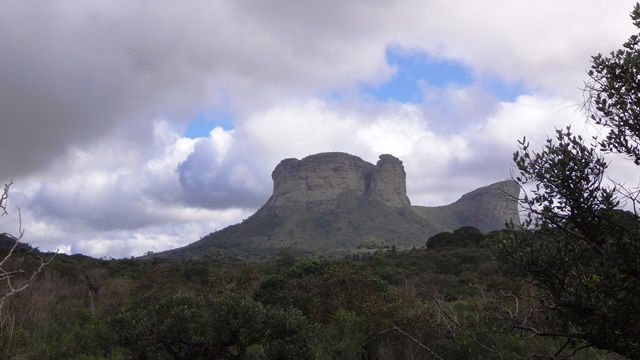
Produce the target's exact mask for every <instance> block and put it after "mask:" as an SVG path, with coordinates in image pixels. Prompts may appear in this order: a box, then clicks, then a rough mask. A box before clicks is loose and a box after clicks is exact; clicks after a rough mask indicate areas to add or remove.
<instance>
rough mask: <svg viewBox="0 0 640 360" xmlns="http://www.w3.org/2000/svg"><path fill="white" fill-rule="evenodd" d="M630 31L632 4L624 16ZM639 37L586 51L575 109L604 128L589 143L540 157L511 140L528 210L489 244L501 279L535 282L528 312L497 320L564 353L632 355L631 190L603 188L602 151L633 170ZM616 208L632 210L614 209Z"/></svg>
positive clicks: (636, 271)
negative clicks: (557, 342)
mask: <svg viewBox="0 0 640 360" xmlns="http://www.w3.org/2000/svg"><path fill="white" fill-rule="evenodd" d="M631 18H632V19H633V22H634V24H635V25H636V27H638V28H639V29H640V5H638V4H636V5H635V7H634V9H633V12H632V13H631ZM639 43H640V38H639V36H638V35H633V36H631V37H630V38H629V40H628V41H627V42H626V43H624V45H623V49H619V50H616V51H613V52H611V53H610V54H609V55H608V56H604V55H601V54H599V55H596V56H594V57H593V58H592V67H591V70H590V71H589V72H588V75H589V81H588V82H587V86H586V90H585V94H586V98H585V99H586V100H585V101H586V103H585V109H586V110H587V112H588V115H589V117H590V118H591V119H592V120H593V121H594V122H595V123H596V124H597V125H600V126H602V127H603V128H604V129H605V130H606V131H607V133H606V135H605V137H604V138H603V139H601V140H597V139H596V144H593V145H590V144H587V143H585V140H584V139H583V138H582V137H580V136H579V135H575V134H573V133H572V131H571V129H570V128H566V129H563V130H557V131H556V135H555V137H554V138H550V139H548V140H547V142H546V144H545V146H544V148H543V149H542V150H541V151H534V150H531V149H530V147H529V144H528V142H527V141H526V139H523V140H522V141H521V142H519V149H518V151H516V152H515V154H514V157H513V159H514V162H515V165H516V167H517V169H518V171H519V175H518V176H517V177H516V180H518V181H519V182H520V183H521V184H522V185H527V184H530V185H532V186H533V190H531V191H530V192H529V193H528V194H526V195H525V196H524V197H523V199H522V204H523V205H524V207H525V208H526V209H527V210H528V214H527V219H526V220H525V222H524V224H523V226H522V227H520V228H514V229H513V231H511V232H510V233H509V236H508V237H506V238H505V240H504V241H503V242H502V243H501V244H500V245H499V246H498V247H497V249H496V255H497V257H498V260H499V261H500V264H501V267H502V269H503V271H504V272H505V273H506V274H509V275H510V276H514V277H520V278H525V279H527V280H528V281H530V282H531V283H532V284H533V285H535V286H536V288H537V291H536V292H535V299H536V301H537V304H536V306H534V307H533V309H534V312H535V313H528V314H526V316H514V315H513V314H512V313H511V314H508V315H505V316H503V317H502V320H505V321H509V322H511V324H512V325H513V326H514V327H515V328H516V329H518V330H521V331H530V332H533V333H536V334H538V335H543V336H554V337H562V338H565V339H566V342H565V346H563V347H562V348H561V349H559V354H561V353H562V351H563V350H565V349H570V348H572V349H574V350H573V351H575V349H580V348H583V347H589V346H595V347H598V348H601V349H606V350H610V351H613V352H616V353H618V354H621V355H624V356H626V357H628V358H631V359H640V221H639V218H638V213H637V212H636V208H637V204H638V200H637V199H638V190H630V189H627V188H626V187H625V186H623V185H622V184H615V183H614V184H615V185H604V184H603V182H604V181H603V180H604V179H605V176H606V171H607V166H608V163H607V161H606V160H605V159H604V157H603V155H604V154H605V153H607V152H615V153H621V154H624V155H626V156H627V157H629V158H630V159H631V160H633V161H634V162H635V164H636V165H640V92H639V91H640V47H639ZM623 205H626V206H627V209H632V210H633V211H625V210H622V207H623Z"/></svg>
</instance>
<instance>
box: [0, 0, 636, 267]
mask: <svg viewBox="0 0 640 360" xmlns="http://www.w3.org/2000/svg"><path fill="white" fill-rule="evenodd" d="M154 5H155V6H153V7H150V6H148V3H147V2H145V1H125V0H116V1H111V2H108V3H105V2H102V1H94V0H89V1H81V2H78V1H71V0H69V1H64V0H63V1H57V2H55V3H42V2H39V1H35V0H9V1H6V2H5V3H4V4H3V9H5V11H3V12H0V55H1V57H2V61H0V181H5V180H9V179H13V180H15V182H16V186H15V188H14V189H15V192H14V193H13V194H12V203H13V204H18V205H21V206H22V208H23V209H24V210H23V213H24V215H25V226H27V227H28V230H29V233H28V234H30V236H31V237H30V238H29V239H28V241H30V242H34V243H35V244H36V245H41V246H43V247H45V248H48V249H51V248H56V247H58V248H61V249H67V250H69V251H71V252H86V253H88V254H92V255H96V256H103V255H110V256H128V255H132V254H136V255H137V254H141V253H143V252H144V251H147V250H154V251H156V250H161V249H165V248H170V247H174V246H179V245H184V244H187V243H189V242H192V241H194V240H196V239H197V238H198V237H199V236H202V235H205V234H207V233H208V232H210V231H213V230H215V229H218V228H220V227H223V226H226V225H228V224H231V223H234V222H237V221H239V220H240V219H242V218H243V217H246V216H248V215H249V214H250V213H251V211H253V210H254V209H255V208H257V207H258V206H260V205H261V204H262V203H263V202H264V201H265V200H266V198H267V197H268V196H269V194H270V191H271V181H270V177H269V175H270V172H271V171H272V169H273V168H274V167H275V165H276V164H277V163H278V162H279V161H280V160H282V159H283V158H287V157H297V158H301V157H304V156H306V155H309V154H313V153H317V152H323V151H345V152H350V153H353V154H356V155H358V156H361V157H362V158H363V159H365V160H367V161H370V162H375V161H376V160H377V156H378V155H379V154H380V153H393V154H395V155H397V156H400V157H401V159H402V160H403V161H404V163H405V167H406V169H407V173H408V189H409V195H410V197H411V199H412V201H413V202H414V203H416V204H432V205H437V204H443V203H447V202H450V201H453V200H455V199H456V198H457V197H458V196H459V195H460V194H462V193H464V192H466V191H469V190H472V189H474V188H475V187H478V186H482V185H485V184H486V183H488V182H492V181H498V180H502V179H504V178H506V177H508V176H509V171H510V170H511V165H510V164H511V153H512V152H513V151H514V149H515V146H516V143H515V140H516V139H518V138H521V137H522V136H527V137H528V138H530V139H531V140H532V142H533V143H534V144H538V143H540V142H541V141H542V140H544V138H545V137H546V135H547V134H550V133H551V132H552V131H553V128H554V127H562V126H564V125H565V124H568V123H571V124H573V126H574V127H576V128H580V131H585V132H587V133H590V131H592V130H589V129H587V127H586V126H584V124H585V122H584V119H583V117H582V114H581V113H580V112H579V111H577V110H576V105H577V104H579V103H580V101H581V96H580V95H581V94H580V90H579V89H578V88H579V87H580V86H581V84H582V81H583V79H584V74H585V70H586V69H587V68H588V66H589V59H590V55H592V54H594V53H596V52H599V51H605V52H606V51H608V50H610V49H615V48H618V47H619V46H620V44H621V43H622V42H623V41H624V40H625V39H626V38H627V37H628V35H630V34H631V33H633V32H634V30H633V29H632V26H631V22H630V21H629V19H628V13H629V11H630V10H631V8H632V6H633V2H626V1H620V2H610V1H604V0H602V1H589V2H587V3H585V2H583V1H577V0H575V1H566V2H563V3H561V4H559V3H558V2H556V1H539V2H536V3H535V4H525V3H523V2H504V1H498V0H491V1H487V2H483V3H482V4H479V3H478V2H477V1H471V0H465V1H462V2H450V1H449V2H448V1H438V0H433V1H417V0H405V1H394V2H389V1H384V0H376V1H364V0H356V1H350V2H344V1H323V2H320V1H317V2H314V1H311V2H308V1H307V2H290V1H276V0H273V1H263V2H258V3H256V2H248V1H236V2H225V1H200V0H188V1H182V2H179V3H178V2H173V1H169V0H160V1H159V2H157V3H154ZM389 49H398V51H401V52H402V51H406V52H408V53H417V54H425V56H428V57H430V58H431V59H433V60H434V61H437V62H438V63H442V64H444V65H447V64H449V63H452V64H457V65H456V66H459V67H463V68H464V69H465V70H468V72H469V74H471V78H472V79H471V83H467V82H464V83H463V84H448V85H447V84H429V83H424V82H423V83H421V86H422V88H421V90H422V91H423V98H422V99H421V100H422V101H417V102H414V103H412V104H406V103H401V102H396V101H380V100H376V99H372V98H370V97H368V96H367V95H366V94H362V91H363V89H364V88H366V87H371V86H374V87H375V86H383V85H384V84H385V83H387V82H388V81H389V80H390V79H392V78H393V76H394V73H395V72H401V70H402V69H399V68H396V67H394V66H392V64H388V63H387V61H388V60H389V59H388V58H387V54H388V52H389ZM496 79H497V80H496ZM494 80H495V81H497V82H499V83H501V84H505V86H507V87H509V88H513V89H526V91H527V92H526V93H522V94H514V96H512V97H510V98H509V99H506V100H505V99H504V98H499V96H497V95H496V94H495V93H492V91H491V89H488V88H487V86H486V84H487V83H490V82H491V81H494ZM520 84H521V85H522V88H520V87H519V86H520ZM516 95H517V96H516ZM391 98H393V97H391ZM210 110H216V111H219V112H223V113H225V114H227V113H228V114H230V118H233V119H234V124H233V126H232V127H229V126H227V127H226V129H223V128H216V129H214V130H213V131H212V132H211V133H210V134H209V136H207V137H204V138H198V139H189V138H185V137H184V136H182V129H183V128H184V125H185V123H186V122H187V121H188V120H189V119H190V118H192V117H193V116H195V115H196V114H198V113H201V112H203V111H204V112H207V111H210ZM583 127H584V129H583ZM616 164H617V163H616ZM616 169H619V172H620V173H621V174H625V176H626V175H628V174H630V173H633V171H631V170H633V169H629V168H628V167H625V166H624V165H620V166H618V165H616ZM617 171H618V170H617ZM14 214H15V213H14ZM5 220H6V222H5ZM2 221H3V222H5V223H3V226H4V225H5V224H6V226H7V228H9V229H12V228H15V225H16V224H15V223H16V218H15V217H13V218H9V219H7V218H5V219H3V220H2Z"/></svg>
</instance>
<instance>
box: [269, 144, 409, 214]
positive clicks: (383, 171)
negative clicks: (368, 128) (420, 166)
mask: <svg viewBox="0 0 640 360" xmlns="http://www.w3.org/2000/svg"><path fill="white" fill-rule="evenodd" d="M271 177H272V178H273V195H271V197H270V198H269V200H268V201H267V204H266V205H267V206H306V205H308V204H309V203H310V202H318V201H330V200H331V201H332V200H337V199H339V198H360V197H368V198H370V199H373V200H377V201H380V202H382V203H384V204H387V205H391V206H410V205H411V204H410V202H409V198H408V197H407V188H406V184H405V181H406V174H405V171H404V167H403V166H402V161H400V160H399V159H398V158H396V157H394V156H392V155H386V154H385V155H380V160H379V161H378V163H377V165H373V164H371V163H369V162H366V161H364V160H362V159H361V158H359V157H357V156H353V155H349V154H346V153H338V152H333V153H321V154H316V155H311V156H307V157H305V158H303V159H302V160H298V159H285V160H282V161H281V162H280V164H278V166H276V168H275V170H273V173H272V174H271Z"/></svg>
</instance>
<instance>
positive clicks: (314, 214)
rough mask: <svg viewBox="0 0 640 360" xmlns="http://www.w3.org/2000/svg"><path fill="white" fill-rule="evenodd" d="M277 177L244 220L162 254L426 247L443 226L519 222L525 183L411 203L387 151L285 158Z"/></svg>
mask: <svg viewBox="0 0 640 360" xmlns="http://www.w3.org/2000/svg"><path fill="white" fill-rule="evenodd" d="M272 179H273V193H272V195H271V196H270V197H269V199H268V200H267V201H266V203H265V204H264V205H263V206H262V207H261V208H260V209H259V210H258V211H257V212H256V213H255V214H253V215H252V216H250V217H249V218H247V219H246V220H244V221H243V222H242V223H240V224H236V225H232V226H229V227H227V228H224V229H222V230H220V231H216V232H214V233H211V234H209V235H207V236H205V237H203V238H202V239H201V240H199V241H197V242H195V243H193V244H190V245H188V246H186V247H183V248H180V249H175V250H170V251H167V252H164V253H160V254H157V255H158V256H178V257H197V256H203V255H206V254H211V253H213V252H217V251H221V250H222V251H224V252H225V253H227V254H230V255H233V256H238V257H242V258H254V259H255V258H265V257H268V256H271V255H273V254H276V253H278V252H279V251H281V250H282V249H285V248H292V249H297V250H299V251H302V252H305V253H309V254H318V253H332V252H348V251H352V250H354V249H358V248H363V247H367V246H371V244H374V245H375V244H377V245H381V246H392V245H396V246H398V247H412V246H416V247H419V246H424V244H425V243H426V241H427V239H429V238H430V237H431V236H433V235H434V234H436V233H438V232H442V231H452V230H455V229H457V228H459V227H461V226H474V227H477V228H478V229H480V230H481V231H483V232H488V231H492V230H498V229H501V228H503V227H504V225H505V223H506V222H509V221H514V222H517V221H518V206H517V197H518V194H519V189H520V188H519V185H518V184H517V183H516V182H515V181H512V180H508V181H502V182H498V183H495V184H491V185H489V186H486V187H483V188H480V189H477V190H474V191H472V192H470V193H468V194H465V195H463V196H462V197H461V198H460V199H459V200H458V201H456V202H454V203H452V204H449V205H446V206H437V207H425V206H411V202H410V200H409V198H408V197H407V191H406V173H405V170H404V166H403V164H402V161H400V159H398V158H396V157H394V156H392V155H388V154H383V155H380V157H379V160H378V161H377V163H376V164H375V165H374V164H371V163H369V162H367V161H364V160H362V159H361V158H359V157H357V156H354V155H350V154H346V153H339V152H331V153H320V154H315V155H310V156H307V157H305V158H303V159H293V158H292V159H285V160H282V161H281V162H280V163H279V164H278V165H277V166H276V168H275V169H274V170H273V173H272Z"/></svg>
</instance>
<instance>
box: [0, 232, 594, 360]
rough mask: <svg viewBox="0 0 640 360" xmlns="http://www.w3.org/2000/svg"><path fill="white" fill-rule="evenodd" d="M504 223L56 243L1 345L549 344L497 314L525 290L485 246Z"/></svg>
mask: <svg viewBox="0 0 640 360" xmlns="http://www.w3.org/2000/svg"><path fill="white" fill-rule="evenodd" d="M441 236H442V235H441ZM507 236H508V233H507V232H494V233H491V234H488V235H483V234H481V233H480V232H478V231H477V230H475V229H473V228H468V227H467V228H463V229H461V230H459V231H456V232H454V233H449V234H448V235H447V238H448V239H449V240H450V241H451V243H449V244H446V243H445V244H439V245H438V246H435V247H433V248H432V249H413V250H397V249H395V250H394V251H392V250H391V249H387V250H377V251H371V252H362V253H359V254H354V255H350V256H349V257H348V258H344V259H332V260H329V259H326V260H322V259H311V258H296V257H295V256H293V255H292V254H291V253H283V254H282V255H280V256H279V257H276V258H274V259H272V260H270V261H267V262H261V263H246V262H242V261H237V260H234V259H232V258H226V257H224V256H222V255H219V256H211V257H205V258H202V259H199V260H191V261H170V260H161V259H152V260H139V259H123V260H110V261H107V260H98V259H93V258H89V257H84V256H59V257H58V258H56V260H55V261H54V262H52V263H51V264H49V266H47V268H46V269H45V271H44V273H43V274H42V276H41V277H39V278H37V279H36V280H35V281H36V282H35V283H34V284H33V286H32V287H31V288H29V289H28V290H27V291H25V292H24V293H23V294H20V295H19V296H16V297H15V298H14V299H12V300H11V302H10V311H12V313H13V315H14V316H15V324H16V326H15V331H13V333H12V335H11V336H4V337H3V338H2V339H0V340H1V341H2V346H0V358H9V359H11V358H20V359H42V358H50V359H74V358H75V359H461V358H476V359H493V358H500V357H502V358H524V357H527V356H530V355H537V356H541V357H548V356H550V355H551V354H553V353H555V352H556V351H557V350H558V349H559V348H560V347H561V346H562V342H560V341H558V340H555V339H544V338H540V339H537V338H534V339H530V338H529V337H528V336H527V335H526V334H517V333H513V332H512V331H511V329H510V328H509V326H508V325H509V324H508V323H504V322H501V320H499V319H498V318H497V317H496V315H499V314H501V313H503V312H504V311H506V310H509V309H512V308H513V305H514V303H513V300H512V299H513V297H512V296H513V295H517V296H520V297H522V298H524V295H525V294H531V292H532V291H533V290H532V288H531V287H529V286H527V285H525V284H524V283H521V282H513V281H510V280H508V279H507V278H505V277H504V276H502V275H500V273H499V272H498V271H497V269H498V264H497V263H496V262H495V260H493V256H492V253H491V251H492V250H491V248H492V246H494V245H495V244H498V243H500V242H501V241H502V240H503V239H505V238H506V237H507ZM470 239H472V240H471V241H470ZM25 256H27V257H28V256H34V255H33V253H28V254H25ZM519 307H520V309H522V310H521V311H525V310H526V309H528V307H529V304H527V303H526V301H523V302H522V303H520V304H519ZM575 349H576V347H574V346H568V347H566V350H565V352H564V353H570V352H572V351H574V350H575ZM604 357H605V355H603V354H601V353H596V352H594V351H592V350H588V351H583V352H579V353H578V357H577V358H583V359H590V358H593V359H596V358H604Z"/></svg>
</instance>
